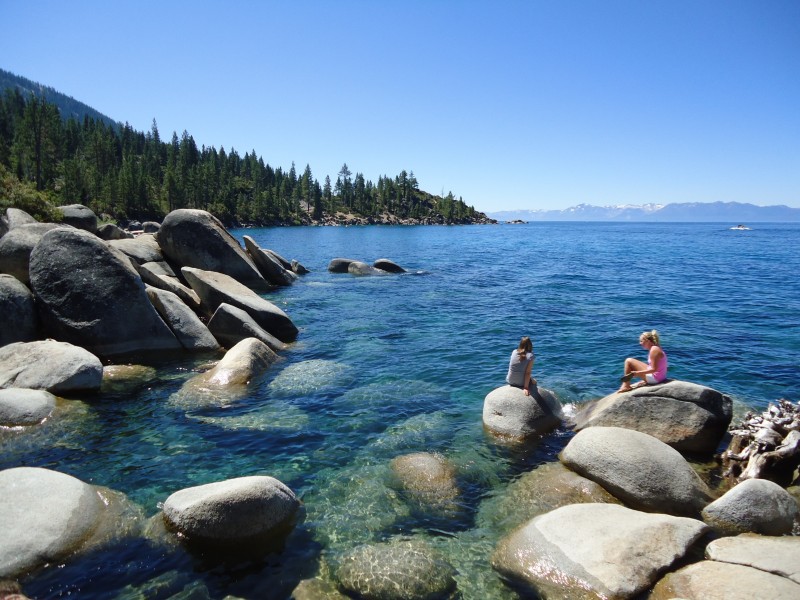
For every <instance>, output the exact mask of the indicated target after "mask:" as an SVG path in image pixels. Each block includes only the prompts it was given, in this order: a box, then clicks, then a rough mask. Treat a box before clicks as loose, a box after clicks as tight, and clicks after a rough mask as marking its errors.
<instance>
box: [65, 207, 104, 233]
mask: <svg viewBox="0 0 800 600" xmlns="http://www.w3.org/2000/svg"><path fill="white" fill-rule="evenodd" d="M58 210H60V211H61V213H62V214H63V215H64V219H63V221H62V222H63V223H64V224H65V225H71V226H72V227H75V228H77V229H83V230H84V231H88V232H89V233H94V234H96V233H97V215H96V214H94V211H92V209H90V208H89V207H88V206H84V205H83V204H69V205H67V206H59V207H58Z"/></svg>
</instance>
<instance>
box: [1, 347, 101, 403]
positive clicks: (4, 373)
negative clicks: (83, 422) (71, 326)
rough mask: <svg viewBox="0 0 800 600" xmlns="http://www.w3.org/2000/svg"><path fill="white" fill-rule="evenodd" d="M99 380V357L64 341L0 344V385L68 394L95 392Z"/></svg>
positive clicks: (98, 387) (97, 388)
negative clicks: (0, 345) (1, 345)
mask: <svg viewBox="0 0 800 600" xmlns="http://www.w3.org/2000/svg"><path fill="white" fill-rule="evenodd" d="M102 380H103V364H102V363H101V362H100V359H99V358H97V357H96V356H95V355H94V354H92V353H91V352H89V351H88V350H85V349H83V348H80V347H78V346H73V345H72V344H68V343H66V342H57V341H55V340H43V341H38V342H17V343H14V344H8V345H7V346H3V347H2V348H0V388H27V389H34V390H47V391H48V392H50V393H52V394H56V395H59V396H62V395H67V396H68V395H70V394H71V393H75V392H95V391H97V390H99V389H100V384H101V383H102Z"/></svg>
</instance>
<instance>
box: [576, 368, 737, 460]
mask: <svg viewBox="0 0 800 600" xmlns="http://www.w3.org/2000/svg"><path fill="white" fill-rule="evenodd" d="M732 414H733V408H732V402H731V399H730V398H729V397H728V396H725V395H724V394H721V393H720V392H718V391H716V390H713V389H711V388H708V387H704V386H702V385H697V384H695V383H689V382H686V381H669V382H667V383H662V384H659V385H648V386H645V387H641V388H636V389H634V390H633V391H631V392H626V393H623V394H617V393H615V394H611V395H610V396H606V397H605V398H603V399H601V400H597V401H595V402H591V403H589V404H587V405H586V406H585V407H583V408H582V409H581V410H580V411H579V412H578V413H577V415H576V416H575V429H576V430H577V431H580V430H582V429H585V428H587V427H593V426H600V427H625V428H626V429H635V430H636V431H641V432H642V433H647V434H649V435H652V436H653V437H656V438H658V439H659V440H661V441H662V442H664V443H665V444H669V445H670V446H672V447H673V448H675V449H676V450H679V451H681V452H693V453H698V454H712V453H714V452H715V451H716V450H717V446H719V443H720V441H721V440H722V438H723V436H724V435H725V433H726V432H727V430H728V425H730V422H731V416H732Z"/></svg>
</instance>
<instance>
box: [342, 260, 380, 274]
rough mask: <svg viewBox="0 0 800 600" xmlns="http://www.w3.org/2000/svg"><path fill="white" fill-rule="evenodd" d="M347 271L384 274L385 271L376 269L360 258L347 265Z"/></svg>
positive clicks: (351, 272)
mask: <svg viewBox="0 0 800 600" xmlns="http://www.w3.org/2000/svg"><path fill="white" fill-rule="evenodd" d="M347 272H348V273H350V274H351V275H386V271H381V270H380V269H376V268H375V267H373V266H372V265H368V264H367V263H365V262H361V261H360V260H354V261H353V262H351V263H350V264H349V265H347Z"/></svg>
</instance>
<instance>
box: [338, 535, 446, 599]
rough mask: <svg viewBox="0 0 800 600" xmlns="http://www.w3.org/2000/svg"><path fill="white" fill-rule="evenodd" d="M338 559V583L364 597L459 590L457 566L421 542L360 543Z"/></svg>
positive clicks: (428, 596) (438, 595) (413, 596)
mask: <svg viewBox="0 0 800 600" xmlns="http://www.w3.org/2000/svg"><path fill="white" fill-rule="evenodd" d="M339 562H340V566H339V568H338V569H337V571H336V577H337V579H338V581H339V585H340V586H341V587H342V588H343V589H344V590H345V591H346V592H347V593H349V594H354V595H356V596H357V597H359V598H364V599H365V600H417V599H419V600H434V599H437V598H448V597H449V596H450V595H451V594H453V593H454V592H455V591H456V580H455V575H456V571H455V569H454V568H453V567H452V566H451V565H450V564H449V563H448V562H447V561H446V560H444V558H443V557H442V556H441V555H440V554H439V553H438V552H436V551H435V550H433V549H432V548H430V547H429V546H427V545H426V544H423V543H421V542H416V541H398V542H389V543H384V544H369V545H363V546H358V547H356V548H354V549H353V550H351V551H350V552H347V553H345V554H343V555H342V556H341V557H340V558H339Z"/></svg>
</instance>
